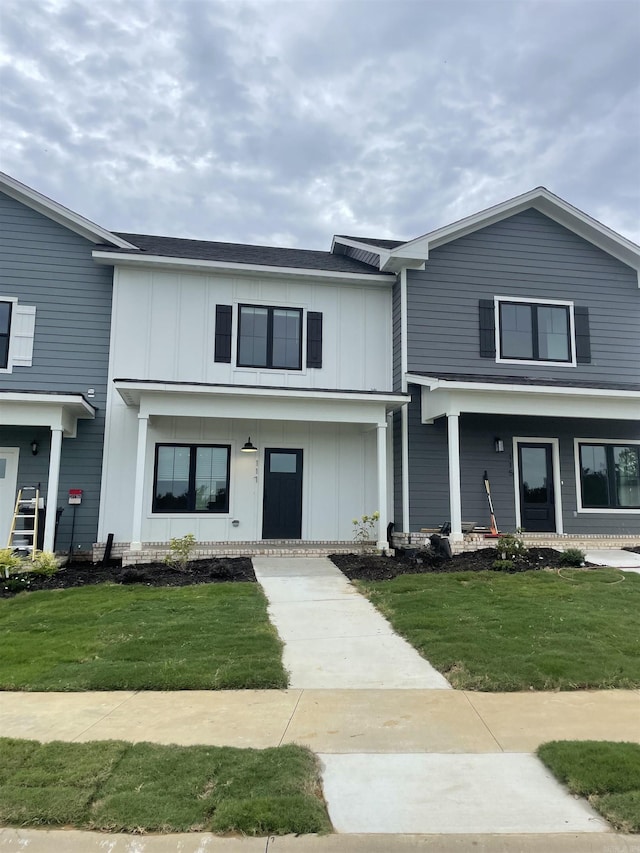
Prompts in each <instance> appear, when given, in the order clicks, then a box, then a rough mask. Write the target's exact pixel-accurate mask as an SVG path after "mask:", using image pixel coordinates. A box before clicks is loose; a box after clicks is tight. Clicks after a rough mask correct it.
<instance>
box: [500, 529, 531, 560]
mask: <svg viewBox="0 0 640 853" xmlns="http://www.w3.org/2000/svg"><path fill="white" fill-rule="evenodd" d="M496 551H497V552H498V554H499V555H500V558H501V559H502V560H517V559H518V557H526V555H527V554H528V553H529V549H528V548H527V546H526V545H525V544H524V540H523V538H522V536H520V531H519V530H516V532H515V533H501V534H500V536H499V537H498V541H497V542H496Z"/></svg>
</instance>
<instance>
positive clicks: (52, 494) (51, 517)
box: [42, 428, 63, 551]
mask: <svg viewBox="0 0 640 853" xmlns="http://www.w3.org/2000/svg"><path fill="white" fill-rule="evenodd" d="M62 435H63V433H62V430H61V429H53V428H52V429H51V449H50V450H49V475H48V478H47V508H48V509H49V512H47V514H46V516H45V520H44V539H43V543H42V550H43V551H53V548H54V545H55V542H54V539H55V534H56V508H57V506H58V491H59V486H60V459H61V457H62Z"/></svg>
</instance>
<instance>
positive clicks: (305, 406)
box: [114, 379, 409, 424]
mask: <svg viewBox="0 0 640 853" xmlns="http://www.w3.org/2000/svg"><path fill="white" fill-rule="evenodd" d="M114 385H115V387H116V390H117V391H118V393H119V394H120V397H121V398H122V400H123V401H124V402H125V403H126V405H127V406H130V407H133V408H137V409H139V412H140V414H141V415H143V416H153V415H164V416H168V417H200V418H242V419H246V420H280V421H281V420H287V421H289V420H295V421H315V422H329V423H366V424H384V423H385V422H386V416H387V413H388V412H390V411H393V410H395V409H398V408H400V406H402V405H403V403H407V402H409V397H408V396H406V395H404V394H391V393H388V394H385V393H379V392H367V391H325V390H316V389H309V388H269V387H256V386H234V385H215V384H209V383H183V382H151V381H137V380H126V379H115V380H114Z"/></svg>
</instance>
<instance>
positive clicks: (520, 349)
mask: <svg viewBox="0 0 640 853" xmlns="http://www.w3.org/2000/svg"><path fill="white" fill-rule="evenodd" d="M498 323H499V326H498V328H499V342H500V350H499V352H500V358H501V359H505V360H512V359H513V360H522V361H540V362H545V361H546V362H561V363H567V364H570V363H572V362H573V349H572V345H571V338H572V331H571V312H570V308H569V305H566V304H565V305H562V304H558V305H553V304H548V303H541V302H540V303H537V302H519V301H510V300H500V301H499V302H498Z"/></svg>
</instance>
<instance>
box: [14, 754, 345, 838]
mask: <svg viewBox="0 0 640 853" xmlns="http://www.w3.org/2000/svg"><path fill="white" fill-rule="evenodd" d="M0 824H2V825H9V826H49V827H52V826H74V827H79V828H83V829H98V830H103V831H110V832H189V831H197V830H209V831H212V832H217V833H229V832H238V833H243V834H245V835H273V834H275V835H284V834H287V833H307V832H330V831H331V823H330V821H329V817H328V815H327V812H326V808H325V806H324V802H323V800H322V795H321V783H320V776H319V771H318V766H317V760H316V758H315V756H314V755H313V753H311V752H309V750H307V749H305V748H303V747H299V746H293V745H289V746H282V747H276V748H272V749H264V750H258V749H234V748H231V747H209V746H187V747H183V746H160V745H157V744H151V743H138V744H129V743H125V742H123V741H95V742H93V743H91V742H90V743H61V742H53V743H47V744H40V743H38V742H37V741H27V740H14V739H10V738H0Z"/></svg>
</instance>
